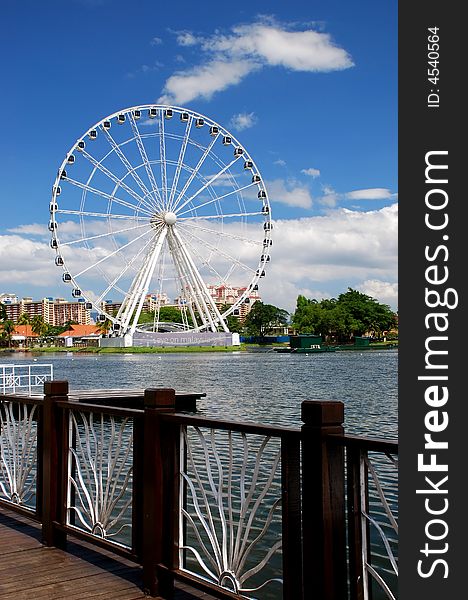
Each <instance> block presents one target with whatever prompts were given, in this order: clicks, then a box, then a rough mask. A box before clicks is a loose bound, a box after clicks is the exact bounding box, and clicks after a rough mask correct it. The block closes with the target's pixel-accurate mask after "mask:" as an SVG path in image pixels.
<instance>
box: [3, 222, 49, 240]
mask: <svg viewBox="0 0 468 600" xmlns="http://www.w3.org/2000/svg"><path fill="white" fill-rule="evenodd" d="M7 231H8V232H9V233H19V234H24V235H34V236H48V237H50V234H49V231H48V229H47V225H42V224H40V223H31V224H30V225H18V227H12V228H11V229H8V230H7Z"/></svg>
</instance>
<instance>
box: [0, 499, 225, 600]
mask: <svg viewBox="0 0 468 600" xmlns="http://www.w3.org/2000/svg"><path fill="white" fill-rule="evenodd" d="M140 586H141V569H140V568H139V567H138V566H135V564H134V563H132V562H130V561H128V560H126V559H123V558H121V557H119V556H116V555H113V554H111V553H110V552H106V551H104V550H100V549H97V548H96V547H93V546H91V545H90V544H87V543H82V542H79V543H78V542H74V541H69V542H68V544H67V550H66V551H64V550H59V549H57V548H47V547H45V546H43V545H42V544H41V530H40V527H39V526H38V525H36V524H35V523H34V522H32V521H30V520H28V519H25V518H23V517H22V516H19V515H17V514H15V513H13V512H11V511H7V510H4V509H0V599H1V600H31V599H34V600H36V599H37V600H40V599H42V600H58V599H59V598H63V599H65V598H66V599H67V600H81V599H82V598H83V599H84V598H100V599H101V600H104V599H105V598H112V599H114V598H115V599H116V600H138V599H140V598H148V597H147V596H145V594H144V593H143V592H142V590H141V587H140ZM198 598H203V599H204V600H211V599H212V596H209V595H208V594H204V593H202V592H197V591H193V590H190V592H189V591H188V588H187V587H185V586H183V585H179V586H178V589H177V591H176V594H175V596H174V600H195V599H198ZM213 600H214V599H213Z"/></svg>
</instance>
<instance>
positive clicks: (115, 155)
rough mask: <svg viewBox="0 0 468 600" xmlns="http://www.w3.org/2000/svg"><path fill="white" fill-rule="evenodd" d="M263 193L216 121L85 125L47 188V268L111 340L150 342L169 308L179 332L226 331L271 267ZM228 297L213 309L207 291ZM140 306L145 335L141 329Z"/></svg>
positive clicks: (128, 117)
mask: <svg viewBox="0 0 468 600" xmlns="http://www.w3.org/2000/svg"><path fill="white" fill-rule="evenodd" d="M272 227H273V225H272V221H271V210H270V203H269V200H268V193H267V190H266V187H265V183H264V181H263V179H262V176H261V174H260V172H259V170H258V168H257V166H256V165H255V162H254V160H253V159H252V157H251V156H250V155H249V153H248V152H247V150H246V149H245V148H244V147H243V146H242V145H241V143H240V142H239V141H238V140H237V139H236V138H235V137H234V136H233V135H232V134H231V133H229V132H228V131H227V130H226V129H225V128H224V127H222V126H221V125H219V124H218V123H216V122H215V121H213V120H211V119H209V118H207V117H205V116H203V115H201V114H198V113H196V112H194V111H191V110H188V109H186V108H180V107H175V106H162V105H143V106H136V107H131V108H127V109H125V110H122V111H119V112H116V113H114V114H112V115H110V116H108V117H106V118H105V119H102V120H101V121H99V122H98V123H96V124H95V125H93V126H92V127H91V128H90V129H89V130H88V131H86V132H85V133H84V135H83V136H81V137H80V138H79V139H78V140H77V142H76V143H75V144H74V145H73V146H72V148H71V149H70V150H69V152H68V153H67V154H66V157H65V159H64V160H63V162H62V164H61V165H60V168H59V170H58V174H57V177H56V180H55V183H54V185H53V188H52V199H51V202H50V221H49V230H50V232H51V247H52V248H53V249H54V250H55V252H56V256H55V264H56V265H57V267H59V268H62V269H63V275H62V278H63V281H64V282H66V283H68V284H69V285H70V286H71V288H72V289H71V294H72V297H73V298H75V299H78V301H79V302H84V303H85V304H86V308H89V309H94V310H95V311H97V312H98V313H99V315H100V319H101V320H104V319H109V320H110V321H111V322H112V323H113V329H114V331H115V332H118V333H119V334H125V333H134V332H135V331H137V330H138V331H145V330H146V331H147V330H148V328H150V329H152V330H153V331H158V330H159V328H160V325H161V324H160V313H161V308H162V306H164V305H165V304H173V305H174V304H175V305H177V307H178V308H179V310H180V311H181V315H182V318H181V325H180V327H182V328H183V329H187V330H194V331H213V332H214V331H218V330H224V331H226V332H227V331H229V329H228V326H227V322H226V317H227V316H228V315H230V314H234V315H238V314H239V313H240V309H241V305H242V304H243V303H245V302H249V297H250V295H251V294H252V292H253V291H255V290H258V281H259V279H260V278H261V277H263V276H264V275H265V267H266V265H267V263H268V262H269V261H270V247H271V245H272V239H271V233H272ZM219 286H225V287H232V286H236V287H237V288H240V289H241V292H240V295H239V296H238V297H237V298H236V299H235V300H234V301H232V300H231V302H233V303H232V304H229V305H224V306H222V305H221V304H220V303H219V302H218V303H217V302H216V301H215V300H216V298H215V297H214V296H215V293H214V290H215V289H216V288H219ZM148 306H149V307H150V310H152V311H153V312H154V319H153V322H152V323H149V324H146V325H142V324H141V323H140V317H141V314H142V311H144V310H145V311H147V310H148Z"/></svg>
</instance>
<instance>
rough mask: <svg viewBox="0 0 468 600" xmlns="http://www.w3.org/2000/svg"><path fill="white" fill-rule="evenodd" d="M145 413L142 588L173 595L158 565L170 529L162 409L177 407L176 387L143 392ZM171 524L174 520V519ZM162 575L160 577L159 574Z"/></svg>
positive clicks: (168, 454)
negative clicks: (166, 499)
mask: <svg viewBox="0 0 468 600" xmlns="http://www.w3.org/2000/svg"><path fill="white" fill-rule="evenodd" d="M144 405H145V415H144V425H143V430H144V431H143V469H142V472H143V518H142V540H141V543H142V565H143V588H144V591H145V593H146V594H149V595H151V596H157V595H161V596H162V594H163V593H164V597H167V596H168V595H170V590H168V589H167V588H168V587H169V586H168V582H167V579H166V578H165V577H163V576H162V575H161V574H160V573H159V572H158V573H157V570H156V569H157V565H159V564H160V563H161V562H162V561H163V557H164V554H165V543H166V544H167V540H165V535H167V532H168V531H169V528H170V524H169V523H168V515H167V512H168V511H167V508H166V506H167V503H166V502H165V494H166V489H165V483H166V482H167V479H168V478H167V475H166V476H165V473H166V471H167V464H166V459H167V457H170V456H171V454H172V452H171V449H170V448H165V447H164V439H166V436H164V435H163V433H162V432H163V427H162V424H161V420H160V418H159V416H160V413H161V412H168V411H174V410H175V390H173V389H164V388H161V389H147V390H145V395H144ZM171 523H172V521H171ZM158 575H159V576H158Z"/></svg>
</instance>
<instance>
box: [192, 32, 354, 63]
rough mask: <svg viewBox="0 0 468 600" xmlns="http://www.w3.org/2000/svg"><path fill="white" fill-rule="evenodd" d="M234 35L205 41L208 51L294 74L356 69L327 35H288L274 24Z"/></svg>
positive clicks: (293, 33) (292, 33)
mask: <svg viewBox="0 0 468 600" xmlns="http://www.w3.org/2000/svg"><path fill="white" fill-rule="evenodd" d="M232 31H233V35H229V36H219V35H216V36H213V37H212V38H210V39H208V40H205V42H204V43H203V48H204V49H205V50H211V51H217V52H226V53H229V54H234V55H237V56H245V57H249V58H255V59H258V60H260V61H261V62H262V63H264V64H267V65H270V66H283V67H286V68H289V69H292V70H294V71H325V72H326V71H335V70H341V69H347V68H349V67H352V66H353V62H352V60H351V57H350V56H349V54H348V53H347V52H346V51H345V50H343V49H342V48H339V47H338V46H336V45H335V44H334V43H333V41H332V40H331V36H330V35H329V34H327V33H319V32H317V31H313V30H308V31H288V30H287V29H286V28H285V27H281V26H280V25H276V24H272V23H254V24H252V25H240V26H237V27H233V29H232Z"/></svg>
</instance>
